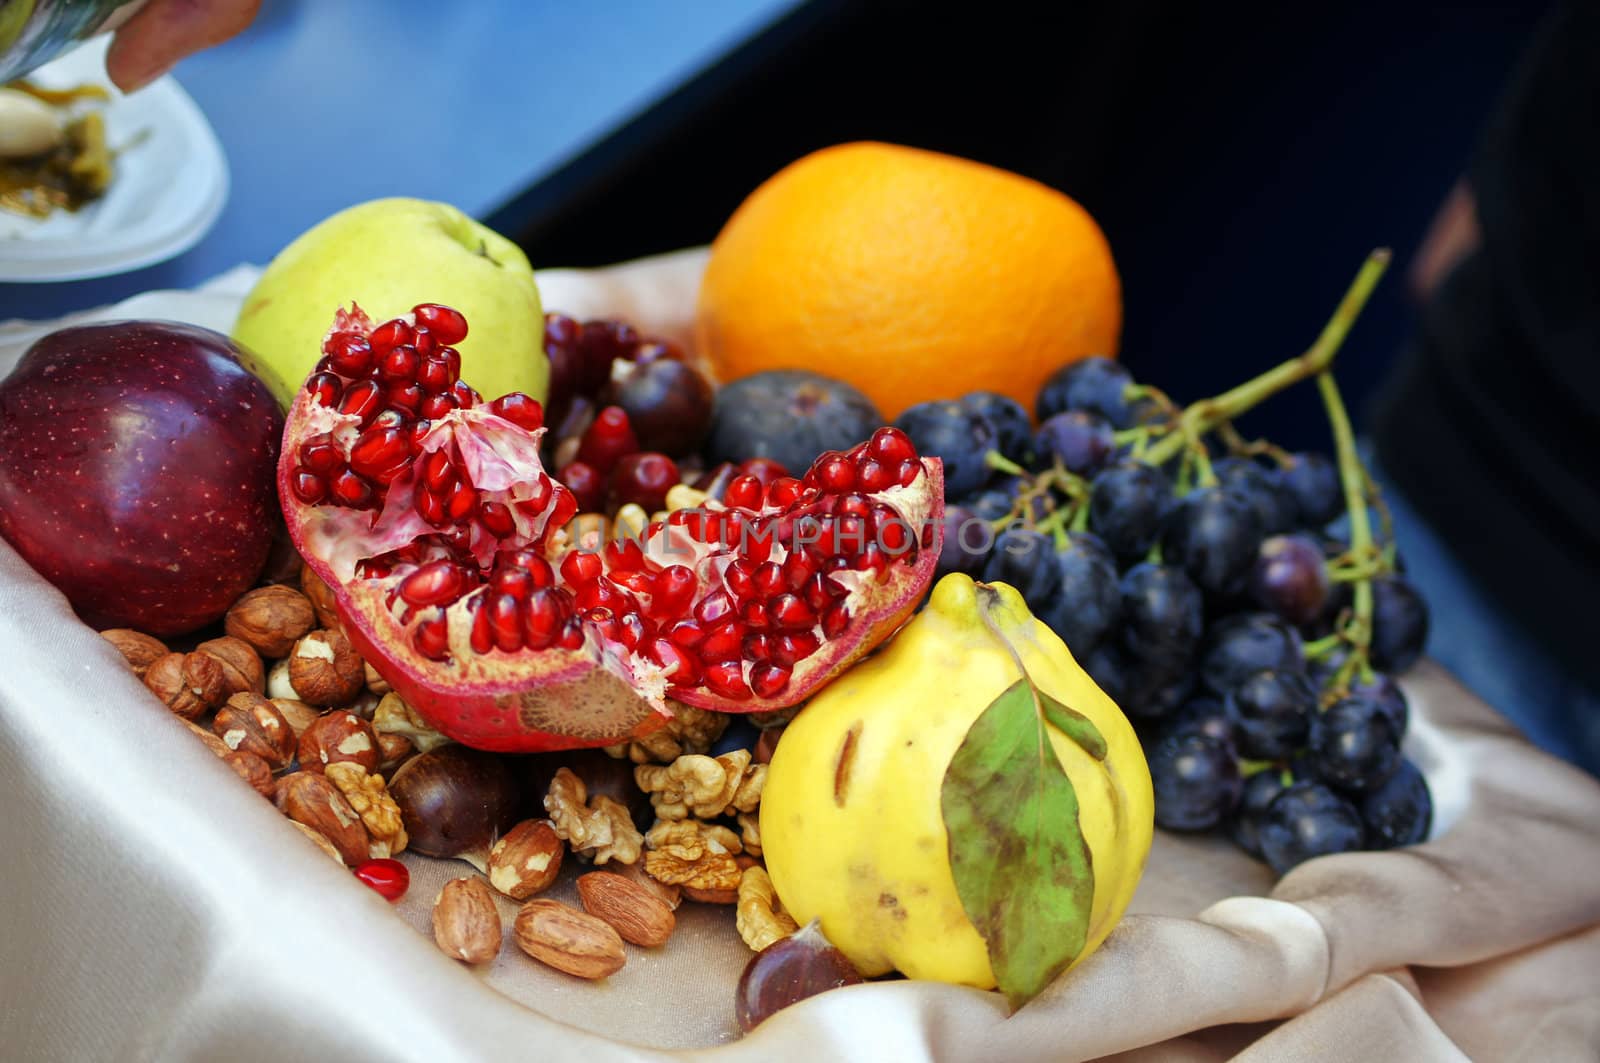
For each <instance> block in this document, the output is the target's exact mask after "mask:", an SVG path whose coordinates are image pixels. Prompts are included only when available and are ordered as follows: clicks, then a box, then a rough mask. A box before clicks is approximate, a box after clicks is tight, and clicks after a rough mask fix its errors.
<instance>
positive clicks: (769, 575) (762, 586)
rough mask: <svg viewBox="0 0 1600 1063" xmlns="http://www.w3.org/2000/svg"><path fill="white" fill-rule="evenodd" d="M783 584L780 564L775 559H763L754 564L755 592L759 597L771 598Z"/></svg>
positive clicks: (782, 587) (781, 588)
mask: <svg viewBox="0 0 1600 1063" xmlns="http://www.w3.org/2000/svg"><path fill="white" fill-rule="evenodd" d="M785 586H786V584H785V581H784V578H783V566H782V565H780V564H778V563H777V562H776V561H764V562H762V563H761V564H759V565H757V566H756V594H757V595H759V596H760V597H761V598H763V599H766V598H771V597H772V596H773V595H774V594H777V593H778V592H779V591H781V590H783V589H784V587H785Z"/></svg>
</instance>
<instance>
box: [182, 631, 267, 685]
mask: <svg viewBox="0 0 1600 1063" xmlns="http://www.w3.org/2000/svg"><path fill="white" fill-rule="evenodd" d="M194 649H195V652H196V653H204V654H206V655H207V656H210V657H215V658H216V659H217V663H218V664H220V665H222V675H223V678H224V680H226V682H227V684H228V693H230V694H259V693H261V692H262V691H264V690H265V689H266V688H267V675H266V672H265V671H264V670H263V669H262V667H261V658H260V657H258V656H256V651H255V650H253V649H251V648H250V644H249V643H248V642H245V641H244V640H243V639H236V638H234V637H233V636H232V635H224V636H223V637H222V638H220V639H207V640H206V641H205V642H202V643H201V644H200V645H198V646H196V647H195V648H194Z"/></svg>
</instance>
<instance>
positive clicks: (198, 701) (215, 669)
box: [144, 653, 228, 720]
mask: <svg viewBox="0 0 1600 1063" xmlns="http://www.w3.org/2000/svg"><path fill="white" fill-rule="evenodd" d="M144 685H145V686H147V687H149V688H150V690H151V692H152V693H154V694H155V696H156V697H158V698H160V699H161V703H162V704H163V705H165V706H166V707H167V708H169V709H171V710H172V711H173V712H175V713H177V714H178V715H179V716H182V717H183V718H184V719H185V720H192V719H194V718H195V717H196V716H201V715H203V714H205V713H207V712H209V711H211V710H212V709H214V708H216V707H217V706H218V705H221V704H222V701H223V699H224V698H226V697H227V696H228V685H227V680H226V678H225V677H224V676H223V674H222V665H221V664H220V663H218V661H217V659H216V658H215V657H210V656H207V655H206V654H204V653H169V654H167V655H166V656H165V657H160V658H157V659H156V661H155V662H154V663H152V664H151V665H150V667H149V668H148V669H147V670H146V671H145V673H144Z"/></svg>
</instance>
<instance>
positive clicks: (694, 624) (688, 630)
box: [667, 620, 706, 650]
mask: <svg viewBox="0 0 1600 1063" xmlns="http://www.w3.org/2000/svg"><path fill="white" fill-rule="evenodd" d="M667 638H669V639H671V640H672V641H673V642H674V643H676V644H677V645H679V646H682V647H683V648H684V649H686V650H692V649H694V648H695V647H697V646H699V645H700V644H701V643H702V642H704V641H705V638H706V629H705V628H703V627H701V626H700V621H698V620H679V621H677V622H676V623H674V624H673V625H672V626H671V627H669V628H667Z"/></svg>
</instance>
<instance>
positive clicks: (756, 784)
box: [633, 749, 767, 819]
mask: <svg viewBox="0 0 1600 1063" xmlns="http://www.w3.org/2000/svg"><path fill="white" fill-rule="evenodd" d="M633 778H634V781H635V782H636V783H638V784H639V789H641V790H643V791H644V792H645V793H647V794H649V795H650V804H651V805H653V806H654V807H655V810H656V816H657V817H658V818H660V819H688V818H689V817H690V816H695V817H698V818H700V819H715V818H716V817H717V816H723V815H732V814H734V813H736V812H753V811H755V809H756V806H758V805H759V804H760V803H761V790H762V787H763V786H764V785H765V784H766V781H767V767H766V765H765V764H756V765H752V764H751V763H750V751H749V750H747V749H736V750H734V751H733V752H731V753H724V754H723V755H722V756H720V757H716V758H712V757H707V756H704V755H701V754H698V753H691V754H689V755H687V756H682V757H679V758H678V759H677V760H674V761H673V762H672V763H671V764H668V765H666V766H665V767H661V766H657V765H654V764H641V765H639V766H638V767H637V768H634V769H633Z"/></svg>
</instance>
